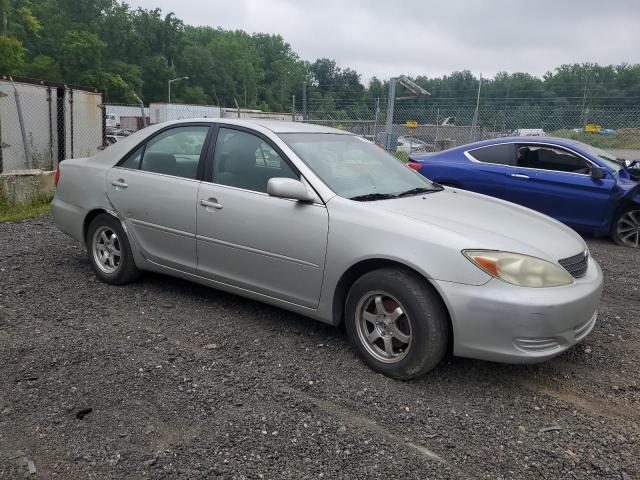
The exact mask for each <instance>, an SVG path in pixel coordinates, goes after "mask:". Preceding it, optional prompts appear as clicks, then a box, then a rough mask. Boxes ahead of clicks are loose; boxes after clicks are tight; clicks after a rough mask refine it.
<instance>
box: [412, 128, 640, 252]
mask: <svg viewBox="0 0 640 480" xmlns="http://www.w3.org/2000/svg"><path fill="white" fill-rule="evenodd" d="M409 158H410V162H409V166H410V167H411V168H413V169H415V170H417V171H419V172H420V173H421V174H423V175H424V176H425V177H427V178H429V179H430V180H433V181H435V182H438V183H440V184H443V185H446V186H452V187H458V188H461V189H465V190H471V191H474V192H478V193H483V194H485V195H490V196H493V197H497V198H502V199H504V200H508V201H510V202H513V203H517V204H519V205H523V206H525V207H528V208H531V209H533V210H537V211H539V212H542V213H544V214H546V215H549V216H551V217H553V218H555V219H557V220H559V221H561V222H564V223H566V224H567V225H569V226H570V227H572V228H574V229H575V230H578V231H581V232H587V233H592V234H595V235H611V237H612V238H613V240H614V241H615V242H616V243H618V244H620V245H625V246H628V247H633V248H638V247H639V246H640V183H639V182H638V181H637V177H635V174H634V173H633V170H635V169H631V168H628V166H629V165H630V164H629V163H627V164H625V162H624V161H623V160H619V159H617V158H615V157H614V156H612V155H611V154H609V153H607V152H605V151H604V150H600V149H598V148H595V147H592V146H590V145H587V144H585V143H582V142H577V141H574V140H567V139H563V138H545V137H521V138H520V137H513V138H498V139H493V140H485V141H482V142H477V143H473V144H470V145H463V146H461V147H455V148H452V149H450V150H446V151H443V152H437V153H431V154H428V153H427V154H416V155H411V156H410V157H409Z"/></svg>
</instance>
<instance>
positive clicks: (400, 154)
mask: <svg viewBox="0 0 640 480" xmlns="http://www.w3.org/2000/svg"><path fill="white" fill-rule="evenodd" d="M389 153H391V155H393V156H394V157H396V158H397V159H398V160H400V161H401V162H402V163H409V154H408V153H407V152H398V151H395V152H389Z"/></svg>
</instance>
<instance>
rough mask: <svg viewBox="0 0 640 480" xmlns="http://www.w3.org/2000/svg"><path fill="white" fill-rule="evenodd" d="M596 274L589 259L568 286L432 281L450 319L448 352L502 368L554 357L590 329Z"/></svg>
mask: <svg viewBox="0 0 640 480" xmlns="http://www.w3.org/2000/svg"><path fill="white" fill-rule="evenodd" d="M602 280H603V278H602V270H601V269H600V266H599V265H598V263H597V262H596V261H595V260H593V259H592V258H590V259H589V267H588V269H587V273H586V274H585V276H583V277H582V278H578V279H576V281H575V283H574V284H573V285H568V286H565V287H552V288H526V287H517V286H515V285H510V284H508V283H505V282H502V281H500V280H497V279H491V280H490V281H489V282H487V283H486V284H484V285H481V286H472V285H463V284H459V283H452V282H444V281H436V282H435V283H436V287H437V288H438V289H439V290H440V292H441V293H442V296H443V298H444V300H445V303H446V304H447V307H448V309H449V313H450V315H451V322H452V325H453V338H454V343H453V353H454V355H458V356H461V357H469V358H478V359H482V360H490V361H495V362H505V363H535V362H541V361H543V360H547V359H549V358H552V357H555V356H556V355H558V354H560V353H562V352H564V351H565V350H567V349H568V348H570V347H572V346H573V345H575V344H576V343H578V342H579V341H581V340H582V339H583V338H585V337H586V336H587V335H588V334H589V332H591V330H592V329H593V327H594V325H595V323H596V318H597V314H598V313H597V309H598V304H599V303H600V297H601V295H602Z"/></svg>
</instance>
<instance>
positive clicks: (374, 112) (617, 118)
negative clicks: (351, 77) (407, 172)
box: [292, 98, 640, 158]
mask: <svg viewBox="0 0 640 480" xmlns="http://www.w3.org/2000/svg"><path fill="white" fill-rule="evenodd" d="M386 109H387V100H386V99H382V98H380V99H374V100H371V101H369V102H350V101H345V102H341V103H337V102H335V101H334V100H330V101H324V100H316V101H311V100H310V101H308V103H307V105H306V109H305V108H304V106H303V105H302V103H301V102H296V103H295V104H293V105H292V110H293V111H294V113H295V116H296V118H300V119H304V121H307V122H309V123H315V124H319V125H325V126H329V127H334V128H339V129H344V130H347V131H350V132H353V133H356V134H358V135H362V136H364V137H366V138H368V139H370V140H372V141H374V142H376V143H377V144H378V145H380V146H382V147H385V148H387V149H389V150H392V151H401V152H407V153H410V152H415V151H440V150H444V149H447V148H451V147H455V146H458V145H463V144H466V143H471V142H475V141H479V140H486V139H491V138H499V137H507V136H532V135H536V136H538V135H546V136H555V137H563V138H571V139H575V140H580V141H583V142H585V143H588V144H590V145H593V146H596V147H600V148H605V149H608V150H610V151H612V152H614V153H615V154H617V155H618V156H621V157H632V156H634V155H635V157H634V158H637V157H640V106H632V107H630V106H614V105H611V106H607V105H605V106H598V107H593V106H591V107H589V106H582V105H560V104H521V105H499V104H496V103H486V104H482V103H481V104H480V105H479V106H478V108H477V111H476V106H475V104H474V105H468V104H462V103H456V102H450V103H440V102H430V101H429V99H427V100H422V101H414V102H403V101H402V100H398V101H396V103H395V107H394V112H393V121H392V123H391V128H390V129H387V126H386V122H387V118H386V117H387V111H386Z"/></svg>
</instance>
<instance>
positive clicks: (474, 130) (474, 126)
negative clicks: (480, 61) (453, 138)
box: [469, 74, 482, 142]
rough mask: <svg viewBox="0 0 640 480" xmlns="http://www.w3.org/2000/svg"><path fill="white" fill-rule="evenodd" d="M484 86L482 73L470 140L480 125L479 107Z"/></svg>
mask: <svg viewBox="0 0 640 480" xmlns="http://www.w3.org/2000/svg"><path fill="white" fill-rule="evenodd" d="M481 88H482V74H480V81H479V82H478V97H477V98H476V111H475V112H474V113H473V122H472V124H471V131H470V132H469V141H470V142H471V141H472V139H473V137H475V133H476V127H477V126H478V109H479V108H480V89H481Z"/></svg>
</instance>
